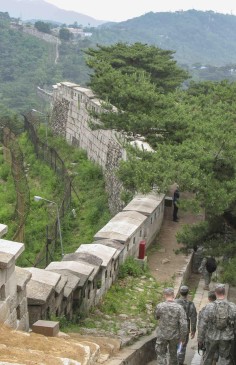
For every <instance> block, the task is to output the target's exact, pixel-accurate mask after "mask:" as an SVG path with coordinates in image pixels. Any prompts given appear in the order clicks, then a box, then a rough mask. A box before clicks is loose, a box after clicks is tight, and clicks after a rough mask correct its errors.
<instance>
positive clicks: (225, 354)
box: [204, 340, 231, 365]
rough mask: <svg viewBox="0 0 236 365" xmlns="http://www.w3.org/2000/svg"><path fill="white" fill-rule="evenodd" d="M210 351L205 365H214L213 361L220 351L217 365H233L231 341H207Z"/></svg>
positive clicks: (205, 358) (206, 355) (207, 352)
mask: <svg viewBox="0 0 236 365" xmlns="http://www.w3.org/2000/svg"><path fill="white" fill-rule="evenodd" d="M207 346H208V349H207V351H206V354H205V357H204V365H212V361H213V359H214V354H215V353H216V352H217V351H218V353H219V361H218V363H217V365H231V357H230V350H231V340H229V341H223V340H219V341H212V340H208V341H207Z"/></svg>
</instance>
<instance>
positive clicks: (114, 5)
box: [45, 0, 236, 21]
mask: <svg viewBox="0 0 236 365" xmlns="http://www.w3.org/2000/svg"><path fill="white" fill-rule="evenodd" d="M45 1H46V2H48V3H51V4H53V5H56V6H57V7H59V8H62V9H66V10H74V11H76V12H78V13H82V14H86V15H89V16H91V17H93V18H95V19H99V20H111V21H122V20H127V19H131V18H134V17H136V16H140V15H143V14H145V13H148V12H150V11H153V12H159V11H161V12H162V11H178V10H189V9H195V10H203V11H206V10H212V11H214V12H218V13H223V14H233V15H236V1H235V0H164V1H163V0H66V1H65V0H45Z"/></svg>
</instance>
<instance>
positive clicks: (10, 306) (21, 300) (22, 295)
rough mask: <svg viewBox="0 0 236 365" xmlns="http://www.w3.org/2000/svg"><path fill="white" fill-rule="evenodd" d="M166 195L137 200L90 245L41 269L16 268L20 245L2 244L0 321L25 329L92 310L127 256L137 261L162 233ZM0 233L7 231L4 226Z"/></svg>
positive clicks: (140, 197)
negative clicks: (143, 248) (142, 247)
mask: <svg viewBox="0 0 236 365" xmlns="http://www.w3.org/2000/svg"><path fill="white" fill-rule="evenodd" d="M164 202H165V199H164V195H163V194H161V195H157V194H155V193H153V194H150V195H137V196H136V197H135V198H134V199H133V200H132V201H131V202H130V203H129V204H128V205H127V206H126V207H125V208H124V209H123V210H122V211H121V212H119V213H118V214H116V215H115V216H114V217H113V218H112V219H111V220H110V221H109V222H108V223H107V224H106V225H105V226H104V227H103V228H102V229H101V230H100V231H98V232H97V233H96V234H95V236H94V241H93V242H92V243H90V244H83V245H81V246H80V247H79V248H78V249H77V250H76V252H73V253H70V254H66V255H65V256H64V257H63V259H62V261H54V262H51V263H50V264H49V265H48V266H47V267H46V268H45V269H38V268H35V267H31V268H19V267H16V266H15V260H16V258H17V257H18V256H19V255H20V253H21V252H23V250H24V245H23V244H22V243H17V242H12V241H6V240H2V239H1V240H0V278H1V281H0V294H1V298H0V313H1V314H0V322H3V323H5V324H8V325H9V326H11V327H13V328H17V329H21V330H26V331H27V330H28V329H29V327H31V326H32V325H33V323H35V322H36V321H38V320H40V319H50V318H51V316H52V315H53V316H59V317H60V316H65V317H66V318H68V319H71V318H72V317H73V314H75V313H83V314H84V313H85V314H86V313H87V312H88V310H89V309H90V308H91V307H92V306H96V305H97V304H98V303H99V301H100V300H101V298H102V297H103V295H104V294H105V293H106V292H107V291H108V289H109V288H110V287H111V285H112V283H113V282H114V281H115V280H116V278H117V275H118V270H119V266H120V265H121V264H122V263H123V262H124V261H125V259H126V258H127V257H128V256H133V257H136V258H137V257H138V254H139V243H140V241H143V240H145V241H146V247H148V246H149V244H150V243H151V242H152V241H153V238H154V237H155V236H156V234H157V233H158V231H159V230H160V227H161V224H162V220H163V214H164ZM1 227H4V229H2V234H3V233H5V232H6V230H7V228H6V226H3V225H1Z"/></svg>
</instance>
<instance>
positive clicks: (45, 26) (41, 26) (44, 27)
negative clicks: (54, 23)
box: [34, 20, 51, 34]
mask: <svg viewBox="0 0 236 365" xmlns="http://www.w3.org/2000/svg"><path fill="white" fill-rule="evenodd" d="M34 27H35V28H36V29H37V30H38V31H39V32H42V33H47V34H50V33H51V29H50V24H49V23H45V22H42V21H40V20H39V21H37V22H35V23H34Z"/></svg>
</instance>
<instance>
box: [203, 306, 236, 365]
mask: <svg viewBox="0 0 236 365" xmlns="http://www.w3.org/2000/svg"><path fill="white" fill-rule="evenodd" d="M223 301H224V302H226V303H228V304H229V305H230V308H231V310H230V318H229V322H228V325H227V327H226V328H225V329H223V330H219V329H218V328H217V327H216V317H215V311H216V309H215V305H216V304H217V303H220V302H223ZM231 317H232V318H231ZM235 323H236V305H235V304H234V303H231V302H227V300H226V299H217V300H216V301H215V302H213V303H209V304H207V305H206V307H205V309H204V312H203V315H201V316H200V322H199V325H198V342H206V343H207V346H208V349H207V350H208V351H207V352H206V354H205V361H204V365H211V364H212V361H213V359H214V354H215V352H216V351H219V365H230V364H231V358H230V350H231V343H232V340H233V338H234V332H235Z"/></svg>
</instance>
